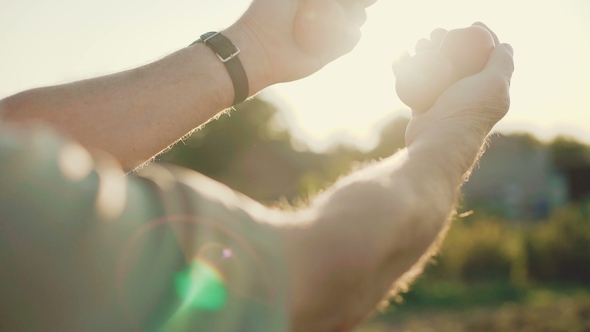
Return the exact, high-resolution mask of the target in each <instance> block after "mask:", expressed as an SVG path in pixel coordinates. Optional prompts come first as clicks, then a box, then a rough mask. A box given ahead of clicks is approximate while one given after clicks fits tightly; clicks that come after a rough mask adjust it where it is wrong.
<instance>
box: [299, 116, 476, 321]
mask: <svg viewBox="0 0 590 332" xmlns="http://www.w3.org/2000/svg"><path fill="white" fill-rule="evenodd" d="M462 121H463V122H459V121H455V122H449V123H441V124H439V125H437V126H436V127H433V128H431V129H429V131H428V132H424V133H422V135H421V136H420V138H419V139H417V140H416V141H414V143H413V144H412V145H411V146H409V147H408V148H407V149H404V150H402V151H400V152H398V153H397V154H396V155H395V156H393V157H391V158H388V159H386V160H384V161H381V162H379V163H375V164H373V165H371V166H369V167H367V168H365V169H363V170H361V171H359V172H355V173H353V174H352V175H351V176H349V177H346V178H344V179H342V180H341V181H339V183H337V184H336V185H335V186H334V187H333V188H332V189H330V190H329V191H328V192H327V193H325V194H323V195H322V196H320V197H318V200H316V201H315V203H314V205H313V206H312V207H310V209H312V210H315V211H316V212H317V214H318V215H319V217H317V220H316V221H315V223H313V224H312V225H311V226H310V227H311V228H314V231H309V230H307V229H306V230H305V231H302V232H301V234H300V236H301V237H303V238H304V239H303V240H302V241H304V242H306V243H314V241H313V239H308V238H305V236H306V234H307V235H309V234H315V235H316V236H318V237H321V238H322V243H323V245H324V246H325V247H327V248H330V250H329V251H322V250H317V248H315V247H313V246H311V245H308V246H301V247H302V248H305V249H304V250H309V252H306V253H299V254H297V255H296V256H295V257H294V258H293V259H292V260H293V262H294V264H295V268H294V269H293V270H295V271H301V270H304V271H317V270H323V271H325V270H326V267H325V262H331V265H330V266H331V267H330V268H329V271H328V272H326V273H325V274H324V275H322V276H321V278H322V279H317V278H318V276H317V274H315V273H313V272H310V274H309V275H302V276H296V285H297V282H298V283H299V285H300V286H299V287H301V289H298V288H297V287H296V288H295V289H296V292H295V293H296V294H306V293H307V294H313V295H314V296H313V298H314V299H315V300H314V302H313V303H309V302H307V301H305V298H307V297H306V296H305V295H302V296H301V298H300V300H299V301H295V303H296V305H295V308H296V310H295V312H297V313H298V315H299V316H300V320H299V322H300V324H302V325H300V326H298V329H296V330H297V331H299V330H301V331H304V330H323V329H324V328H325V327H327V326H334V325H338V324H344V325H343V326H347V327H352V326H355V325H356V324H358V323H359V321H358V319H359V318H360V319H362V318H364V317H365V316H364V314H366V312H368V311H370V310H371V308H375V306H376V305H377V303H379V301H380V300H381V299H382V297H383V295H384V294H387V291H388V289H390V288H391V287H392V285H394V284H395V282H396V281H399V280H400V279H402V276H403V275H404V274H405V273H406V272H408V271H412V270H413V269H412V268H413V267H414V268H415V269H417V270H419V269H420V268H421V267H422V266H421V265H423V264H424V262H426V261H427V260H426V259H424V258H423V257H428V255H425V254H426V253H427V252H429V250H430V249H431V248H432V246H433V243H435V242H436V239H437V238H439V237H440V236H441V235H440V234H441V232H442V231H443V230H444V229H445V227H446V226H447V225H448V222H449V220H450V218H449V217H450V216H451V215H452V212H453V211H454V207H455V203H456V200H457V197H458V194H459V191H460V187H461V184H462V183H463V179H464V175H465V174H466V173H467V172H468V171H469V169H470V168H471V166H472V165H473V163H474V162H475V160H476V158H477V156H478V154H479V153H480V148H481V146H482V144H483V142H484V139H485V133H483V132H482V131H480V130H478V129H476V128H475V126H474V125H472V124H468V123H466V122H465V120H463V119H462ZM317 234H319V235H317ZM326 243H328V244H326ZM298 257H301V258H302V260H300V261H298ZM310 257H313V258H312V259H310ZM351 257H354V261H351ZM315 286H317V287H318V288H315V289H314V288H313V287H315ZM351 292H352V293H353V294H354V296H351V295H350V293H351ZM322 295H325V296H322ZM335 306H337V307H338V308H341V309H342V310H337V311H336V310H331V308H334V307H335ZM355 319H356V320H355ZM307 322H313V323H311V324H318V322H320V323H319V324H322V325H312V326H306V325H305V324H306V323H307ZM323 324H325V325H323ZM339 326H340V325H339ZM325 330H328V329H327V328H326V329H325ZM343 330H345V329H344V328H343Z"/></svg>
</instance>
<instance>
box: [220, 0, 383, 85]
mask: <svg viewBox="0 0 590 332" xmlns="http://www.w3.org/2000/svg"><path fill="white" fill-rule="evenodd" d="M374 2H376V0H254V2H253V3H252V5H251V6H250V8H249V9H248V10H247V11H246V13H245V14H244V15H243V16H242V17H241V18H240V19H239V20H238V22H237V23H236V24H235V25H234V26H232V27H231V28H230V29H237V30H240V31H241V32H242V33H245V34H246V35H248V36H249V39H250V41H251V42H252V43H253V44H255V45H256V48H258V49H259V50H257V55H259V56H258V57H257V59H256V60H257V63H254V64H253V65H252V66H256V67H258V68H259V70H264V73H263V74H261V76H263V77H264V79H263V80H264V82H263V83H262V84H260V88H264V87H266V86H268V85H271V84H274V83H280V82H287V81H292V80H296V79H300V78H303V77H305V76H308V75H310V74H312V73H314V72H316V71H317V70H319V69H320V68H322V67H323V66H324V65H326V64H327V63H329V62H331V61H333V60H334V59H336V58H338V57H340V56H342V55H344V54H346V53H348V52H350V51H351V50H352V49H353V48H354V47H355V46H356V44H357V43H358V41H359V39H360V26H361V25H362V24H363V23H364V22H365V20H366V12H365V7H367V6H369V5H371V4H373V3H374ZM245 66H247V64H245ZM246 69H247V70H248V67H247V68H246Z"/></svg>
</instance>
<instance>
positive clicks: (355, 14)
mask: <svg viewBox="0 0 590 332" xmlns="http://www.w3.org/2000/svg"><path fill="white" fill-rule="evenodd" d="M348 17H349V19H350V21H351V22H354V23H355V24H356V25H358V26H359V27H360V26H363V24H365V22H366V21H367V12H366V11H365V6H363V5H361V4H360V3H354V4H353V5H352V6H351V7H350V9H348Z"/></svg>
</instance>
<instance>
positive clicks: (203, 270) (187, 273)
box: [174, 259, 228, 311]
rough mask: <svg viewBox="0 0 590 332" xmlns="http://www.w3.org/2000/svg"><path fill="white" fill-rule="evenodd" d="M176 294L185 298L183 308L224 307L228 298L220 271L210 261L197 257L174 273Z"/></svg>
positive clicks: (212, 308)
mask: <svg viewBox="0 0 590 332" xmlns="http://www.w3.org/2000/svg"><path fill="white" fill-rule="evenodd" d="M174 286H175V289H176V295H177V296H178V297H179V298H181V299H182V300H183V304H182V306H181V308H193V309H201V310H207V311H217V310H220V309H222V308H223V307H224V306H225V304H226V302H227V298H228V291H227V287H226V286H225V281H224V280H223V277H222V275H221V274H220V272H219V271H218V270H217V269H216V268H215V267H214V266H213V265H212V264H210V263H208V262H206V261H204V260H200V259H197V260H195V261H193V262H192V263H191V264H190V265H188V266H187V268H186V269H185V270H183V271H181V272H178V273H176V274H175V275H174Z"/></svg>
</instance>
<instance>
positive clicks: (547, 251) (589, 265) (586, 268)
mask: <svg viewBox="0 0 590 332" xmlns="http://www.w3.org/2000/svg"><path fill="white" fill-rule="evenodd" d="M584 206H586V207H587V205H582V206H581V207H570V208H567V209H561V210H559V211H556V212H555V213H554V214H553V215H552V216H551V218H550V220H549V222H547V223H545V224H543V225H541V226H540V227H538V228H537V229H535V230H534V231H533V232H531V233H529V234H528V237H527V241H526V247H527V256H528V262H529V274H530V276H531V278H534V279H535V280H538V281H542V282H576V283H590V218H588V216H587V215H586V213H584V211H585V209H584V208H583V207H584Z"/></svg>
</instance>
